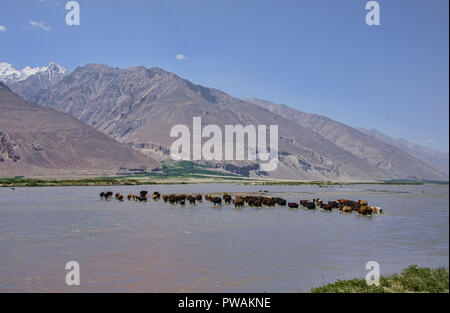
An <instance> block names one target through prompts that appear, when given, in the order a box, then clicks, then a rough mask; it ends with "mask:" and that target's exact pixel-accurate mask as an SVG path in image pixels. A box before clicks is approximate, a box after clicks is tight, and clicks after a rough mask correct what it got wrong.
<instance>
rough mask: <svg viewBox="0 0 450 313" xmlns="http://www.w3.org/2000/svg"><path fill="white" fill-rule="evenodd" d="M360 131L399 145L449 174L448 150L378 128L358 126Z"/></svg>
mask: <svg viewBox="0 0 450 313" xmlns="http://www.w3.org/2000/svg"><path fill="white" fill-rule="evenodd" d="M358 130H359V131H361V132H363V133H365V134H367V135H369V136H371V137H374V138H377V139H379V140H381V141H384V142H386V143H388V144H390V145H391V146H394V147H397V148H399V149H401V150H403V151H405V152H406V153H408V154H410V155H412V156H414V157H416V158H417V159H419V160H421V161H423V162H425V163H427V164H429V165H431V166H433V167H434V168H436V169H437V170H439V171H441V172H443V173H444V174H446V175H447V176H448V175H449V166H448V165H449V155H448V153H446V152H442V151H438V150H435V149H432V148H428V147H425V146H422V145H418V144H416V143H413V142H410V141H408V140H405V139H401V138H392V137H389V136H388V135H386V134H383V133H381V132H379V131H378V130H376V129H366V128H358Z"/></svg>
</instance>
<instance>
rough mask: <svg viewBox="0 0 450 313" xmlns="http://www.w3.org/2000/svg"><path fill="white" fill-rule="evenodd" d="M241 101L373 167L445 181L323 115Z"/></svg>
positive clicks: (418, 163)
mask: <svg viewBox="0 0 450 313" xmlns="http://www.w3.org/2000/svg"><path fill="white" fill-rule="evenodd" d="M245 100H246V101H249V102H252V103H255V104H257V105H259V106H261V107H263V108H266V109H268V110H269V111H271V112H274V113H276V114H279V115H281V116H284V117H286V118H287V119H290V120H291V121H294V122H296V123H297V124H298V125H301V126H303V127H305V128H308V129H310V130H312V131H314V132H316V133H317V134H319V135H321V136H322V137H324V138H326V139H327V140H329V141H331V142H332V143H334V144H336V145H337V146H339V147H340V148H342V149H344V150H346V151H348V152H350V153H351V154H353V155H355V156H357V157H359V158H361V159H363V160H365V161H367V162H368V163H369V164H370V165H371V166H373V167H375V168H378V169H385V170H388V171H394V172H395V173H397V174H396V175H399V176H401V175H404V177H414V176H417V178H425V177H426V176H425V175H424V176H422V175H423V174H422V175H421V174H419V173H429V177H435V179H448V176H447V175H446V174H445V173H442V172H440V171H439V170H437V169H435V168H434V167H432V166H430V165H429V164H426V163H424V162H423V161H421V160H419V159H418V158H417V156H416V155H410V154H408V153H406V152H405V151H404V150H402V149H399V148H398V147H396V146H395V145H390V144H388V143H386V142H385V141H382V140H379V139H377V138H374V137H372V136H369V135H367V134H365V133H363V132H361V131H359V130H357V129H355V128H352V127H350V126H347V125H345V124H342V123H339V122H336V121H334V120H332V119H329V118H327V117H325V116H321V115H316V114H310V113H304V112H301V111H298V110H296V109H294V108H291V107H289V106H287V105H284V104H275V103H272V102H269V101H265V100H261V99H257V98H248V99H245Z"/></svg>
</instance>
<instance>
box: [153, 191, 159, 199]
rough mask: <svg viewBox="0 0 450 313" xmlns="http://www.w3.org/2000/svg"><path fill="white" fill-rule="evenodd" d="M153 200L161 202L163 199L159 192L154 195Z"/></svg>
mask: <svg viewBox="0 0 450 313" xmlns="http://www.w3.org/2000/svg"><path fill="white" fill-rule="evenodd" d="M152 198H153V199H154V200H159V199H160V198H161V194H160V193H159V192H157V191H155V192H154V193H153V195H152Z"/></svg>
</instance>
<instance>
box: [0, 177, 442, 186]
mask: <svg viewBox="0 0 450 313" xmlns="http://www.w3.org/2000/svg"><path fill="white" fill-rule="evenodd" d="M211 183H215V184H217V183H237V184H242V185H257V186H265V185H279V186H296V185H315V186H320V187H327V186H336V185H340V186H343V185H355V184H371V185H373V184H375V185H423V184H424V183H428V182H403V181H402V182H401V181H398V182H397V181H373V182H332V181H295V180H290V181H285V180H268V179H253V178H248V177H227V176H220V177H218V176H194V175H193V176H188V175H185V176H167V177H153V176H119V177H96V178H95V177H94V178H71V179H57V178H26V177H5V178H0V187H51V186H134V185H158V184H161V185H171V184H211ZM430 183H440V184H448V182H430Z"/></svg>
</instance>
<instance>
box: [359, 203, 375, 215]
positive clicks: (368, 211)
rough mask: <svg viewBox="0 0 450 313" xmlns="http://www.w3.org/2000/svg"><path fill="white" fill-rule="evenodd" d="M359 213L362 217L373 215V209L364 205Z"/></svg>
mask: <svg viewBox="0 0 450 313" xmlns="http://www.w3.org/2000/svg"><path fill="white" fill-rule="evenodd" d="M358 213H359V214H361V215H372V209H371V208H369V207H368V206H367V205H362V206H360V207H359V209H358Z"/></svg>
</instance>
